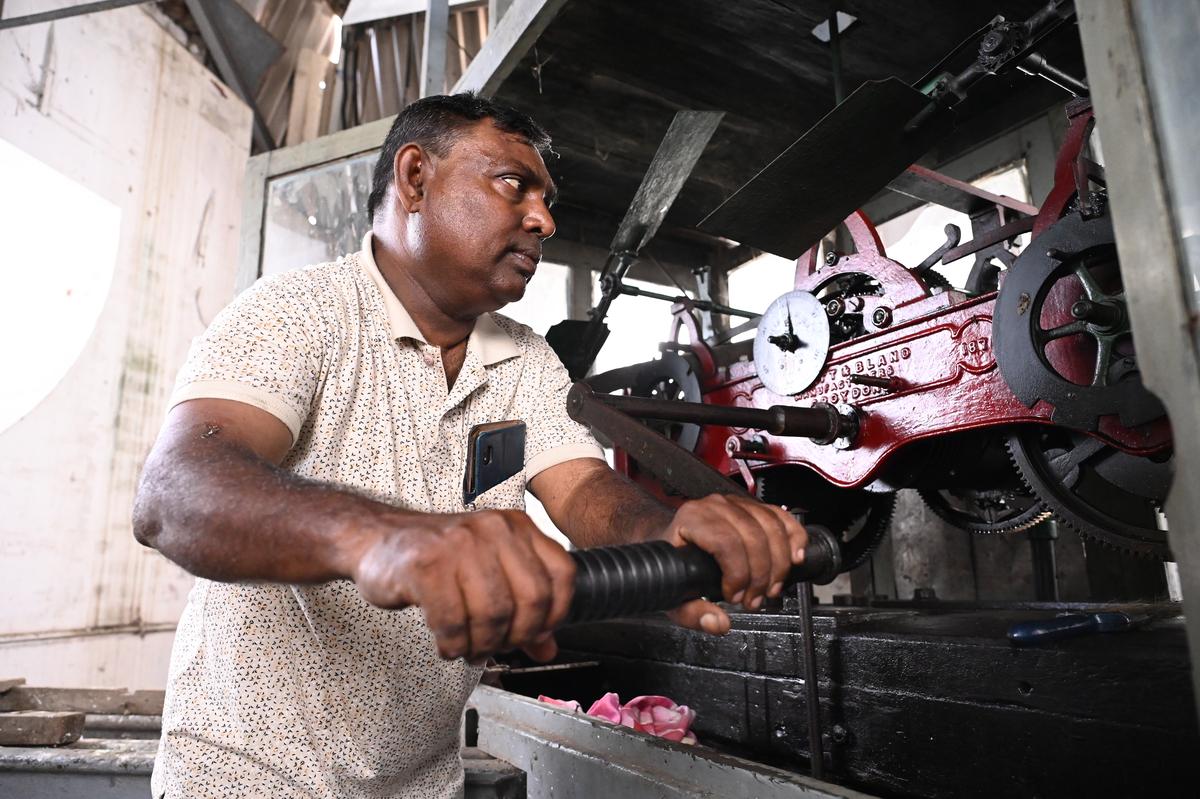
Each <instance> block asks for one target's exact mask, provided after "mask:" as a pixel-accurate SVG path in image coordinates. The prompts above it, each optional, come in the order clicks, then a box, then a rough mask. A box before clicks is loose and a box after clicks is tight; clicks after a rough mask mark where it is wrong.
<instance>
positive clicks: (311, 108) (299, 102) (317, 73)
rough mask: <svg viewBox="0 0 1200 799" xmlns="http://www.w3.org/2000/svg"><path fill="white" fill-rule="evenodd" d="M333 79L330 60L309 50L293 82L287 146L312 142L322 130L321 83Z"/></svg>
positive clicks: (301, 58)
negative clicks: (329, 77)
mask: <svg viewBox="0 0 1200 799" xmlns="http://www.w3.org/2000/svg"><path fill="white" fill-rule="evenodd" d="M328 76H329V59H328V58H326V57H325V54H324V53H318V52H317V51H316V50H311V49H308V48H305V49H304V50H302V51H301V52H300V55H299V57H298V58H297V59H296V74H295V76H294V78H293V80H292V102H291V106H290V107H289V109H288V128H287V143H288V144H289V145H295V144H300V143H302V142H306V141H311V140H312V139H315V138H316V137H317V134H318V132H319V131H320V128H321V111H322V108H323V106H324V100H325V94H326V92H325V90H324V89H322V88H321V83H322V82H325V83H326V86H328V81H327V80H326V79H327V78H328Z"/></svg>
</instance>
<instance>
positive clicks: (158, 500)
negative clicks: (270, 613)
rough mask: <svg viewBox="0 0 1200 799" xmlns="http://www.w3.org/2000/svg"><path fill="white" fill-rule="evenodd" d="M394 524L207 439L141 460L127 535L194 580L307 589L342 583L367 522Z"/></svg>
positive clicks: (352, 497) (367, 504) (374, 510)
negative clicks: (142, 467)
mask: <svg viewBox="0 0 1200 799" xmlns="http://www.w3.org/2000/svg"><path fill="white" fill-rule="evenodd" d="M402 515H405V513H404V512H403V511H401V510H398V509H396V508H393V507H391V506H389V505H386V504H384V503H381V502H376V501H374V500H371V499H368V498H366V497H363V496H360V495H357V494H355V493H353V492H351V491H348V490H345V489H341V488H338V487H336V486H333V485H329V484H326V483H320V482H317V481H315V480H307V479H305V478H302V477H298V476H296V475H294V474H292V473H290V472H288V471H286V470H284V469H281V468H279V467H277V466H274V465H273V464H271V463H269V462H267V461H266V460H264V459H262V458H260V457H258V456H257V455H255V454H254V453H253V452H251V451H250V450H249V449H246V448H244V447H240V446H238V445H236V444H231V443H230V442H227V441H223V440H221V439H220V438H219V437H213V438H211V439H199V440H192V441H189V442H187V443H184V444H179V445H176V446H175V447H173V448H170V449H167V450H166V451H164V452H156V453H155V454H154V455H153V456H152V457H151V459H150V460H149V461H147V463H146V469H145V471H144V473H143V475H142V481H141V484H140V485H139V487H138V494H137V499H136V503H135V506H134V532H135V534H136V535H137V537H138V540H140V541H141V542H142V543H144V544H147V545H149V546H153V547H155V548H156V549H158V550H159V551H160V552H162V553H163V554H164V555H166V556H167V557H168V558H170V559H171V560H173V561H175V562H176V563H178V564H179V565H181V566H183V567H184V568H185V569H187V570H188V571H189V572H191V573H193V574H196V575H198V576H201V577H208V578H211V579H216V580H226V581H239V580H266V581H277V582H294V583H306V582H321V581H324V580H331V579H336V578H340V577H349V576H351V574H350V570H351V568H352V565H353V563H354V562H355V557H356V555H357V554H358V552H359V551H360V550H361V549H362V547H363V546H364V544H365V539H366V538H367V534H368V533H369V531H370V529H371V526H372V523H373V522H375V521H377V520H382V519H384V518H393V519H396V518H398V517H400V516H402Z"/></svg>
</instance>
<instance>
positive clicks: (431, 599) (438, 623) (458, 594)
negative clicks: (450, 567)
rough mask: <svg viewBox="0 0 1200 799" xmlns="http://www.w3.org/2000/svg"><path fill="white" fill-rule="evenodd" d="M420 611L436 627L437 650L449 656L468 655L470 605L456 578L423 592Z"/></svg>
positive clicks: (442, 654)
mask: <svg viewBox="0 0 1200 799" xmlns="http://www.w3.org/2000/svg"><path fill="white" fill-rule="evenodd" d="M423 593H424V595H425V598H424V599H423V601H422V602H421V612H422V613H424V614H425V623H426V624H427V625H428V626H429V629H430V630H432V631H433V636H434V639H435V640H436V641H437V647H438V654H440V655H441V656H442V657H444V658H446V659H447V660H453V659H454V658H458V657H465V656H466V655H467V654H468V653H469V652H470V649H471V638H470V633H469V631H468V629H467V606H466V603H465V602H464V601H463V596H462V590H461V589H460V588H459V587H458V581H457V580H444V581H442V583H441V585H437V586H429V590H427V591H424V592H423Z"/></svg>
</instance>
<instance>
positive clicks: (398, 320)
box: [359, 231, 521, 366]
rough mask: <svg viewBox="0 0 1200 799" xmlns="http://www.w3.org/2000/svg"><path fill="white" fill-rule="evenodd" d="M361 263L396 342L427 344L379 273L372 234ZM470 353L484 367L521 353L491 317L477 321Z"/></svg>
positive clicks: (468, 349)
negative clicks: (397, 340)
mask: <svg viewBox="0 0 1200 799" xmlns="http://www.w3.org/2000/svg"><path fill="white" fill-rule="evenodd" d="M359 263H361V264H362V266H363V269H364V270H365V271H366V273H367V274H368V275H370V276H371V281H372V282H373V283H374V284H375V287H376V288H377V289H379V294H380V295H381V296H382V297H383V307H384V310H385V311H386V312H387V318H388V326H389V327H390V328H391V330H392V338H393V339H402V338H411V339H415V340H417V341H420V342H422V343H424V344H428V343H429V342H427V341H425V337H424V336H423V335H422V334H421V330H420V328H418V327H417V323H416V322H414V321H413V318H412V316H411V315H409V313H408V310H407V309H406V308H405V307H404V304H403V303H401V302H400V299H399V298H398V297H397V296H396V295H395V293H393V292H392V288H391V286H389V285H388V284H387V281H386V280H384V279H383V273H381V272H380V271H379V266H378V265H377V264H376V263H375V256H374V254H373V252H372V234H371V232H370V231H368V232H367V235H366V236H364V237H363V245H362V252H361V253H359ZM467 352H474V353H475V354H476V355H478V356H479V360H480V361H481V362H482V363H483V365H484V366H491V365H492V364H496V363H499V362H500V361H506V360H508V359H509V358H516V357H518V356H520V355H521V350H520V348H519V347H517V345H516V342H514V341H513V340H512V336H510V335H509V334H508V331H506V330H505V329H504V328H502V327H500V325H498V324H496V320H495V319H493V318H492V315H491V314H490V313H485V314H483V315H482V316H480V317H478V318H476V320H475V327H474V328H472V330H471V336H470V338H468V339H467Z"/></svg>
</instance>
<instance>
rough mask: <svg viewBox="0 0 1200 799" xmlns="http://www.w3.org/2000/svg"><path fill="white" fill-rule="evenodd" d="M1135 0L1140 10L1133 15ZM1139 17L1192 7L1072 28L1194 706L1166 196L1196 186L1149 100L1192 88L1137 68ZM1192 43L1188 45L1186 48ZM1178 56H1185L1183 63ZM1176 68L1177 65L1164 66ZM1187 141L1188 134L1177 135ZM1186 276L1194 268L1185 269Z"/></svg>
mask: <svg viewBox="0 0 1200 799" xmlns="http://www.w3.org/2000/svg"><path fill="white" fill-rule="evenodd" d="M1139 2H1145V4H1146V6H1149V7H1147V8H1139V6H1138V3H1139ZM1141 13H1155V14H1158V15H1166V17H1164V18H1160V19H1159V20H1158V22H1160V23H1165V24H1163V25H1158V24H1156V25H1155V26H1154V28H1155V31H1159V32H1161V31H1172V30H1174V31H1176V32H1179V31H1182V32H1187V31H1195V30H1196V28H1197V24H1198V23H1200V9H1198V8H1197V7H1196V6H1195V4H1193V3H1171V2H1153V3H1151V2H1149V1H1148V0H1137V1H1136V2H1135V0H1106V1H1105V2H1099V3H1083V4H1080V8H1079V29H1080V36H1081V39H1082V42H1083V54H1084V61H1085V63H1086V65H1087V74H1088V80H1089V83H1090V84H1091V87H1092V101H1093V104H1094V106H1095V109H1096V120H1097V126H1098V129H1099V132H1100V139H1101V142H1102V143H1103V147H1104V154H1105V160H1106V164H1105V170H1106V174H1107V178H1108V190H1109V200H1110V202H1111V203H1112V209H1113V223H1114V226H1115V231H1116V239H1117V251H1118V254H1119V255H1120V259H1121V264H1122V269H1121V272H1122V280H1123V282H1124V285H1125V292H1126V298H1127V300H1128V303H1129V305H1128V310H1129V317H1130V322H1131V325H1132V328H1133V334H1134V338H1135V339H1136V340H1137V341H1138V342H1139V343H1140V345H1139V347H1138V366H1139V367H1140V369H1141V373H1142V378H1143V380H1144V381H1145V383H1146V385H1147V386H1148V387H1149V388H1150V389H1151V390H1153V391H1154V392H1155V393H1156V394H1157V395H1158V396H1159V398H1160V399H1161V400H1162V401H1163V404H1164V405H1166V407H1167V411H1168V413H1169V414H1170V416H1171V424H1172V428H1173V431H1174V436H1175V479H1174V484H1173V486H1172V490H1171V494H1170V497H1169V498H1168V499H1167V504H1166V514H1167V516H1168V518H1169V519H1170V530H1169V533H1168V535H1169V541H1170V544H1171V550H1172V552H1173V553H1174V555H1175V557H1176V559H1177V561H1178V564H1179V575H1180V581H1181V583H1182V588H1183V605H1184V614H1185V616H1186V618H1187V632H1188V646H1189V650H1190V653H1191V659H1192V663H1193V668H1192V680H1193V686H1194V688H1195V691H1196V697H1197V699H1198V701H1200V669H1197V668H1196V667H1195V664H1200V488H1198V487H1200V424H1198V417H1200V412H1198V411H1197V409H1200V352H1198V350H1197V341H1196V338H1195V335H1196V317H1195V316H1194V309H1193V308H1192V307H1190V306H1189V302H1188V297H1189V296H1190V295H1191V294H1192V290H1193V285H1192V274H1193V271H1189V263H1188V258H1189V251H1188V249H1187V245H1186V241H1187V238H1188V236H1189V234H1190V236H1191V237H1192V249H1191V255H1190V257H1193V258H1195V257H1196V248H1195V244H1194V237H1195V236H1196V231H1195V230H1191V231H1188V230H1187V229H1185V227H1184V225H1183V224H1182V220H1181V212H1182V213H1183V214H1186V213H1187V211H1186V210H1185V209H1183V208H1182V207H1181V205H1180V204H1179V202H1178V200H1179V198H1178V197H1177V196H1174V195H1173V192H1172V180H1174V181H1175V185H1176V186H1178V185H1179V184H1180V183H1181V182H1182V181H1184V180H1188V181H1190V182H1191V183H1192V184H1193V185H1194V184H1196V183H1197V182H1200V162H1197V161H1196V159H1195V158H1194V157H1190V158H1180V157H1179V155H1180V153H1179V152H1178V151H1174V152H1172V151H1171V150H1169V149H1168V148H1167V147H1166V146H1165V143H1166V142H1167V141H1169V140H1170V138H1171V137H1172V136H1178V135H1180V134H1182V133H1184V131H1180V130H1167V129H1166V128H1165V127H1164V124H1163V118H1164V117H1163V114H1164V111H1165V110H1167V109H1165V108H1164V106H1163V105H1162V104H1161V103H1162V101H1163V100H1164V99H1165V98H1170V99H1169V102H1179V103H1192V104H1193V105H1194V103H1195V92H1196V90H1195V83H1194V81H1187V80H1181V79H1178V78H1179V77H1181V76H1177V79H1176V80H1174V81H1169V80H1165V79H1164V78H1165V77H1166V76H1163V75H1157V76H1156V75H1154V74H1153V72H1152V70H1151V69H1150V68H1149V58H1148V54H1150V53H1153V52H1154V51H1155V48H1157V47H1161V46H1164V45H1168V44H1172V43H1170V42H1162V41H1159V40H1158V39H1157V38H1156V37H1157V36H1160V35H1162V34H1161V33H1156V32H1155V31H1148V30H1146V29H1143V28H1139V24H1138V20H1139V15H1140V14H1141ZM1190 46H1192V47H1194V42H1192V43H1191V44H1190ZM1185 61H1186V59H1185ZM1176 68H1177V69H1179V70H1180V71H1181V72H1182V71H1184V70H1186V69H1187V68H1188V67H1187V64H1186V63H1180V64H1178V65H1177V67H1176ZM1186 134H1187V135H1193V136H1194V130H1191V131H1187V132H1186ZM1190 266H1191V270H1195V269H1196V268H1197V267H1198V266H1200V265H1197V264H1191V265H1190Z"/></svg>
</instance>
